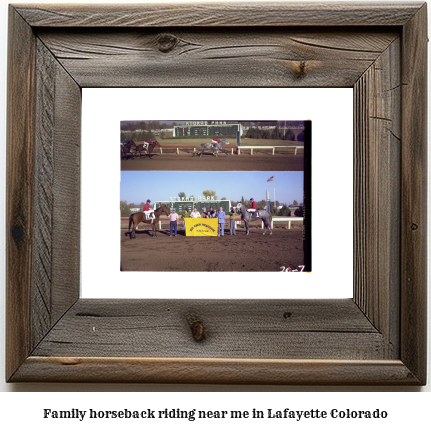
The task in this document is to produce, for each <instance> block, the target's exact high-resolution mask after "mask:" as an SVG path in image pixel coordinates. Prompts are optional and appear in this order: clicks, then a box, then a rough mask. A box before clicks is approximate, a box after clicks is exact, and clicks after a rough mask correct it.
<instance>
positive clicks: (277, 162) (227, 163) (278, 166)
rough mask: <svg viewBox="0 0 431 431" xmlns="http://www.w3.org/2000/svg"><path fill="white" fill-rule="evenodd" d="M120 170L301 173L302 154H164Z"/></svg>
mask: <svg viewBox="0 0 431 431" xmlns="http://www.w3.org/2000/svg"><path fill="white" fill-rule="evenodd" d="M121 170H122V171H143V170H150V171H153V170H154V171H303V170H304V155H303V154H299V153H298V154H297V155H296V156H295V154H275V155H274V156H273V155H272V154H253V155H250V154H241V155H239V156H237V155H236V154H234V155H232V154H229V155H226V154H221V155H219V156H218V157H214V156H212V155H207V154H205V155H202V157H198V156H193V154H192V153H188V154H175V153H167V154H165V153H163V154H157V153H156V154H153V155H152V158H151V159H149V157H148V156H146V157H144V156H142V157H141V158H139V157H137V158H135V159H129V160H122V161H121Z"/></svg>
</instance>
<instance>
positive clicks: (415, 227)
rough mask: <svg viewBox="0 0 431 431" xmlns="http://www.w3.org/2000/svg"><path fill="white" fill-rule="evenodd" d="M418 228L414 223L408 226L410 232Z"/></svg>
mask: <svg viewBox="0 0 431 431" xmlns="http://www.w3.org/2000/svg"><path fill="white" fill-rule="evenodd" d="M418 227H419V226H418V225H417V224H416V223H412V225H411V226H410V228H411V230H416V229H417V228H418Z"/></svg>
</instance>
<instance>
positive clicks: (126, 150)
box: [120, 140, 160, 160]
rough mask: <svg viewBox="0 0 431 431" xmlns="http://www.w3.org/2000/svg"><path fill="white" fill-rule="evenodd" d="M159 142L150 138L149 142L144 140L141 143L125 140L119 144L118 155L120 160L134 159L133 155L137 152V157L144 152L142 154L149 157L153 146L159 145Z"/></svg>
mask: <svg viewBox="0 0 431 431" xmlns="http://www.w3.org/2000/svg"><path fill="white" fill-rule="evenodd" d="M159 146H160V144H159V143H158V142H157V141H153V140H150V141H149V142H144V143H143V144H139V145H136V144H135V142H134V141H133V140H130V141H126V142H125V143H124V144H120V155H121V160H127V159H130V158H131V159H134V158H135V156H136V155H137V154H138V153H139V158H141V154H142V153H144V156H146V155H147V154H148V156H149V158H150V159H151V154H152V152H153V150H154V148H156V147H159Z"/></svg>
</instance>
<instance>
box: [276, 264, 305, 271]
mask: <svg viewBox="0 0 431 431" xmlns="http://www.w3.org/2000/svg"><path fill="white" fill-rule="evenodd" d="M298 268H299V269H292V268H290V267H289V268H286V267H285V266H280V272H304V268H305V265H298Z"/></svg>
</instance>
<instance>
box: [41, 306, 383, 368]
mask: <svg viewBox="0 0 431 431" xmlns="http://www.w3.org/2000/svg"><path fill="white" fill-rule="evenodd" d="M191 317H192V319H193V320H194V321H199V322H201V324H202V327H203V331H204V332H205V334H206V336H205V340H204V341H203V342H202V343H197V342H196V339H195V338H194V337H193V333H192V332H191V331H190V326H189V324H190V320H191ZM317 327H318V328H319V330H317V331H316V328H317ZM114 339H115V340H119V344H117V345H116V344H114V343H110V340H114ZM384 342H385V341H384V338H383V337H382V336H381V334H380V333H379V332H378V331H377V330H376V329H375V328H374V327H373V325H372V324H371V323H370V321H369V320H368V319H367V318H366V317H365V316H364V315H363V313H362V312H361V311H360V310H359V309H358V308H357V306H356V304H354V302H353V301H352V300H349V299H346V300H339V301H325V300H324V301H299V300H297V301H293V300H291V301H288V300H286V301H252V300H248V301H233V303H231V301H216V300H213V301H204V300H200V301H199V300H194V301H191V300H189V301H185V300H169V301H160V300H134V301H130V300H126V301H124V300H103V301H100V300H99V301H96V300H80V301H79V302H78V303H76V304H75V305H74V306H73V307H72V309H71V310H70V311H69V312H68V313H67V315H66V316H65V317H64V318H63V319H62V321H61V322H59V324H58V325H56V326H55V327H54V328H53V330H52V331H51V332H50V333H49V334H48V335H47V337H46V338H45V339H44V340H43V342H41V343H40V344H39V345H38V347H37V348H36V349H35V351H34V352H33V353H34V354H35V355H38V356H51V355H53V356H64V355H66V356H78V355H80V356H125V357H130V356H141V357H193V356H195V355H197V356H198V357H208V358H211V357H218V358H249V359H251V358H254V359H262V358H268V359H269V358H295V359H297V358H316V359H317V358H318V359H322V358H324V359H328V358H333V359H335V358H338V359H342V358H350V359H352V352H354V353H353V356H354V358H355V359H384V358H385V357H386V356H385V347H384Z"/></svg>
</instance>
